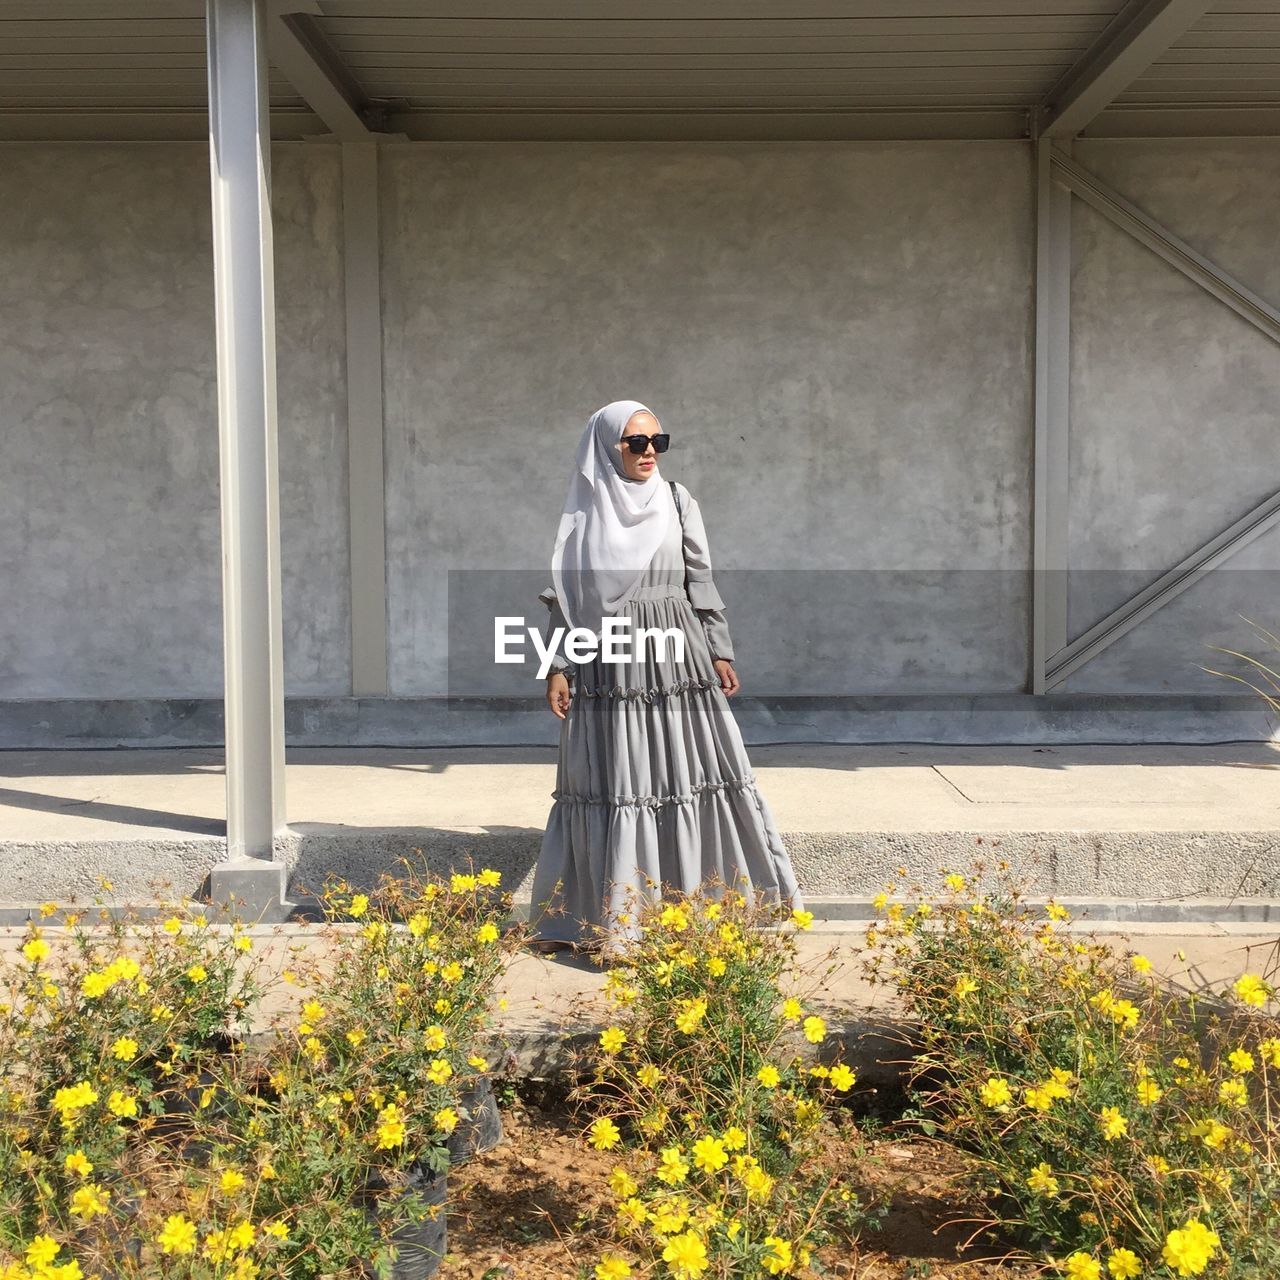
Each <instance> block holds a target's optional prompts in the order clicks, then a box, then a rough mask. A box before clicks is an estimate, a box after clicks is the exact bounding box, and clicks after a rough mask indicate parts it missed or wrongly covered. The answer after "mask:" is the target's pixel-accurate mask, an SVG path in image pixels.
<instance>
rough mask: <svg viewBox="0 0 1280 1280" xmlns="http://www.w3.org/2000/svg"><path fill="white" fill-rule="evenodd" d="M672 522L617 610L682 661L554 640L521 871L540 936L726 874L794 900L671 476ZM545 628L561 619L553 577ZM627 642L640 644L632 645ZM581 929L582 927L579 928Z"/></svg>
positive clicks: (558, 935) (751, 890)
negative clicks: (553, 763)
mask: <svg viewBox="0 0 1280 1280" xmlns="http://www.w3.org/2000/svg"><path fill="white" fill-rule="evenodd" d="M677 487H678V489H679V493H680V505H681V508H682V511H683V529H682V528H681V523H680V522H677V521H675V520H673V521H672V522H671V527H670V529H669V530H668V532H667V537H666V540H665V541H664V542H663V544H662V545H661V546H660V547H659V548H658V550H657V552H656V553H655V555H654V557H653V560H652V561H651V562H650V565H649V568H648V570H647V572H646V573H645V575H644V577H643V578H642V579H641V582H640V585H639V586H638V587H637V588H636V590H635V591H634V592H633V593H632V594H631V596H630V597H629V599H628V600H627V601H626V603H625V605H624V607H623V609H621V610H620V611H619V613H618V615H617V616H618V617H623V616H625V617H629V618H630V619H631V627H632V631H633V633H634V631H635V629H637V628H639V627H651V628H659V629H662V630H666V629H667V628H679V629H680V630H681V631H682V632H683V633H684V636H685V652H684V661H683V662H677V661H675V660H674V656H675V655H674V652H673V646H672V645H671V644H670V642H668V647H667V651H666V653H665V655H664V656H662V657H661V658H660V657H659V655H658V652H657V648H656V645H655V643H654V641H653V640H649V641H648V643H647V644H646V645H645V646H644V648H643V650H640V651H639V652H638V653H636V654H634V655H633V656H632V658H631V659H630V661H628V662H626V663H606V662H604V661H602V660H601V659H600V658H598V657H597V658H596V659H594V660H592V661H591V662H587V663H583V664H580V665H575V664H574V663H572V662H571V661H569V660H568V659H567V658H566V657H565V656H564V646H563V644H561V645H559V646H558V647H557V648H556V651H555V657H554V658H553V660H552V669H553V670H559V671H563V672H564V673H565V674H566V675H568V676H569V677H570V683H571V689H572V692H573V699H572V702H571V704H570V707H569V712H568V714H567V716H566V717H565V719H564V720H563V721H562V722H561V725H560V754H559V762H558V765H557V769H556V787H555V790H554V791H553V792H552V793H551V794H552V797H553V799H554V804H553V805H552V809H551V814H550V817H549V818H548V819H547V829H546V833H545V834H544V836H543V839H542V850H541V853H540V854H539V857H538V865H537V868H536V870H535V872H534V879H533V909H532V916H531V918H532V920H533V922H534V925H535V929H536V932H537V935H538V936H539V937H541V938H545V939H560V940H565V941H578V940H579V939H581V938H584V936H585V938H586V939H590V938H591V937H592V936H594V935H595V930H594V929H593V928H592V926H599V925H602V924H605V925H611V926H612V928H611V930H610V931H611V932H612V933H614V934H615V935H632V934H634V932H635V929H634V924H633V923H632V924H631V925H627V926H621V927H619V926H618V925H617V924H616V917H617V915H618V914H620V913H623V912H626V911H627V910H628V903H629V902H630V903H632V904H633V905H634V901H635V899H634V894H645V895H648V896H652V895H653V894H654V893H655V892H656V888H655V887H656V886H661V887H662V889H663V890H666V891H671V890H675V891H679V892H693V891H694V890H696V889H697V888H698V887H699V886H700V885H704V884H708V883H710V884H712V885H714V884H716V883H721V884H728V885H730V886H732V887H735V888H737V889H738V890H740V891H741V892H743V893H745V894H746V895H747V896H748V897H749V898H752V899H755V898H757V897H760V898H765V899H767V900H773V901H782V902H784V903H786V904H789V905H791V906H795V907H798V906H800V905H801V900H800V894H799V891H798V888H797V885H796V880H795V875H794V872H793V871H792V869H791V860H790V858H789V857H788V856H787V852H786V849H785V848H784V847H783V843H782V838H781V837H780V836H779V834H778V829H777V825H776V824H775V822H774V819H773V815H772V814H771V812H770V810H769V806H768V804H767V803H766V802H765V798H764V796H762V795H761V794H760V791H759V789H758V788H757V785H756V780H755V777H754V775H753V774H752V771H751V762H750V760H749V759H748V758H747V752H746V748H745V746H744V745H743V741H742V733H741V731H740V730H739V728H738V724H737V721H736V720H735V719H734V717H733V712H732V710H731V708H730V706H729V701H728V699H727V698H726V697H725V695H724V692H723V691H722V690H721V688H720V678H719V676H717V674H716V672H715V669H714V668H713V667H712V665H711V663H712V659H713V658H729V659H732V657H733V647H732V644H731V642H730V639H729V628H728V624H727V623H726V622H725V616H724V601H723V600H721V598H720V593H719V592H718V591H717V590H716V586H715V583H714V582H713V581H712V577H711V561H710V557H709V554H708V549H707V537H706V531H705V529H704V528H703V523H702V515H701V513H700V511H699V510H698V504H697V502H696V501H695V500H694V499H693V498H692V497H691V496H690V494H689V491H688V490H687V489H686V488H685V487H684V486H683V485H680V484H679V483H678V482H677ZM538 598H539V599H540V600H542V602H543V603H544V604H545V605H546V606H547V608H548V609H549V610H550V617H549V618H548V620H547V629H546V636H547V640H548V648H550V637H551V635H552V634H553V630H554V628H556V627H564V626H565V625H566V624H565V618H564V614H563V613H562V611H561V609H560V602H559V600H558V599H557V597H556V593H555V590H554V589H553V588H550V587H549V588H547V589H546V590H545V591H543V592H542V593H541V594H540V595H539V597H538ZM632 647H633V649H636V650H639V649H640V647H639V646H638V645H635V644H634V642H633V644H632ZM584 926H585V928H584Z"/></svg>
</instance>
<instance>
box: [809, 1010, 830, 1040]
mask: <svg viewBox="0 0 1280 1280" xmlns="http://www.w3.org/2000/svg"><path fill="white" fill-rule="evenodd" d="M826 1034H827V1024H826V1022H825V1021H823V1019H822V1018H819V1017H818V1016H817V1014H811V1015H810V1016H809V1017H807V1018H806V1019H805V1020H804V1038H805V1039H806V1040H808V1041H809V1043H810V1044H821V1043H822V1041H823V1038H824V1037H825V1036H826Z"/></svg>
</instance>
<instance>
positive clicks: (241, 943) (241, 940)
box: [231, 933, 253, 951]
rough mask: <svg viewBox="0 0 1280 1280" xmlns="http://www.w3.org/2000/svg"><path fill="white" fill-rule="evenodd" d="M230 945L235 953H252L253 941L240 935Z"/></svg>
mask: <svg viewBox="0 0 1280 1280" xmlns="http://www.w3.org/2000/svg"><path fill="white" fill-rule="evenodd" d="M231 945H232V946H234V947H235V949H236V950H237V951H252V950H253V939H252V938H250V937H248V936H247V935H245V934H243V933H242V934H241V935H240V936H239V937H238V938H237V939H236V940H235V942H233V943H232V944H231Z"/></svg>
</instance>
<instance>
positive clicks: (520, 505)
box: [383, 143, 1033, 694]
mask: <svg viewBox="0 0 1280 1280" xmlns="http://www.w3.org/2000/svg"><path fill="white" fill-rule="evenodd" d="M1027 164H1028V161H1027V155H1026V149H1025V148H1024V147H1022V146H1020V145H1017V144H1005V143H990V144H988V143H969V144H945V143H939V144H911V145H908V144H897V143H892V144H891V143H883V144H858V145H848V144H837V145H829V144H785V145H780V144H769V145H728V146H725V145H714V144H712V145H688V146H679V147H665V146H646V145H643V144H640V145H631V146H619V145H612V144H609V145H604V144H602V145H596V144H571V145H563V144H560V145H554V144H553V145H537V146H530V145H519V146H516V145H511V146H506V145H502V146H493V145H487V146H486V145H465V144H459V145H451V146H442V147H438V148H434V149H432V150H430V151H424V150H423V149H421V148H418V147H413V148H394V147H393V148H388V149H387V151H386V153H385V161H384V179H383V192H384V200H385V208H384V228H385V255H386V258H385V262H386V270H385V282H384V291H385V296H386V306H385V330H386V344H387V346H386V358H387V373H386V391H387V474H388V478H389V488H388V495H387V496H388V510H387V515H388V554H389V570H388V579H389V589H390V600H391V606H390V607H391V619H392V640H391V680H392V686H393V688H394V689H395V691H396V692H397V693H404V694H422V693H433V692H443V691H444V688H445V681H446V677H447V675H448V672H447V656H448V655H447V648H448V646H447V645H446V634H447V632H446V626H445V616H446V595H447V593H446V576H445V575H446V571H447V570H448V569H454V570H461V569H469V570H476V571H481V570H493V569H499V568H507V569H511V568H514V567H526V568H529V569H533V570H536V571H537V572H535V573H534V574H533V575H532V577H531V579H530V581H529V582H528V584H527V594H526V595H525V596H524V598H523V599H513V600H512V605H513V609H512V611H513V612H524V611H529V612H530V614H531V617H533V618H536V617H537V614H538V613H540V614H541V615H542V617H543V618H545V610H543V609H542V607H541V606H540V605H539V604H538V603H537V601H536V599H535V596H536V592H537V589H538V587H539V586H541V585H543V582H544V581H549V578H548V576H547V570H546V569H545V565H546V564H547V560H548V557H549V555H550V548H551V543H552V539H553V536H554V533H555V529H556V524H557V522H558V520H559V515H560V508H561V505H562V503H563V500H564V494H565V490H566V487H567V484H568V478H569V472H570V469H571V467H572V465H573V456H574V452H575V450H576V447H577V443H578V438H579V435H580V433H581V430H582V426H583V424H584V422H585V420H586V418H587V417H588V416H589V415H590V414H591V413H592V412H593V411H594V410H595V409H596V408H598V407H599V406H600V405H602V404H604V403H606V402H608V401H610V400H614V399H621V398H634V399H638V400H641V401H643V402H644V403H646V404H648V405H649V406H650V407H651V408H653V409H654V411H655V412H656V413H657V414H658V416H659V418H660V419H661V421H662V423H663V425H664V426H665V427H667V428H668V429H669V430H670V431H671V433H672V436H673V441H674V443H673V446H672V450H671V452H670V454H668V455H667V457H666V458H665V459H664V461H663V464H662V473H663V475H664V476H666V477H668V478H671V479H679V480H682V481H683V482H684V483H685V484H687V485H688V486H689V488H690V489H691V490H692V492H693V493H694V494H695V496H697V497H698V499H699V501H700V503H701V505H702V508H703V513H704V516H705V518H706V521H707V526H708V536H709V539H710V543H711V550H712V555H713V558H714V562H715V564H716V565H717V567H718V569H721V570H723V571H724V572H723V574H722V575H721V578H720V581H721V587H722V591H723V593H724V595H725V598H726V601H727V602H728V605H729V609H730V620H731V623H732V627H733V631H734V634H735V638H736V641H737V645H738V652H739V659H740V662H739V665H740V667H741V668H742V670H743V675H744V679H747V680H750V682H751V685H752V687H753V688H754V690H755V691H756V692H769V693H815V694H822V693H853V692H882V691H891V690H909V691H914V692H937V691H943V690H946V691H954V692H976V691H986V690H1000V691H1010V690H1017V689H1019V688H1021V687H1022V684H1023V681H1024V679H1025V673H1026V658H1025V635H1026V626H1025V623H1024V622H1023V620H1022V619H1023V617H1024V616H1025V612H1026V608H1027V601H1026V590H1027V578H1026V573H1025V569H1026V566H1027V564H1028V563H1029V560H1028V554H1029V553H1028V550H1027V545H1028V530H1029V519H1030V502H1029V495H1030V489H1029V486H1030V477H1031V460H1030V456H1029V451H1028V446H1029V441H1030V438H1031V437H1030V431H1031V392H1030V381H1029V377H1030V359H1031V348H1030V342H1031V335H1032V287H1031V267H1032V245H1033V226H1032V206H1031V190H1030V187H1029V184H1028V169H1027ZM922 571H923V572H922ZM466 585H467V584H466V583H465V581H464V580H459V579H458V578H457V577H456V576H455V587H457V588H463V587H465V586H466ZM491 630H492V624H491V623H490V631H491ZM476 642H477V643H481V642H483V643H485V644H487V645H489V646H490V647H491V641H490V640H489V637H488V636H487V635H481V634H479V628H476ZM491 687H493V688H509V689H517V688H518V689H524V690H527V689H528V688H529V682H528V677H527V676H525V677H524V679H523V681H521V680H520V677H519V676H517V675H515V674H513V673H512V672H510V671H507V672H500V673H495V675H494V677H493V684H492V686H491ZM455 691H457V690H455ZM467 691H472V690H467Z"/></svg>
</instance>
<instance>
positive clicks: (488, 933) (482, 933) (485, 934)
mask: <svg viewBox="0 0 1280 1280" xmlns="http://www.w3.org/2000/svg"><path fill="white" fill-rule="evenodd" d="M500 936H501V935H500V934H499V933H498V926H497V925H496V924H494V923H493V921H492V920H489V921H486V922H485V923H484V924H482V925H481V926H480V927H479V928H478V929H477V930H476V941H477V942H479V943H490V942H497V940H498V938H499V937H500Z"/></svg>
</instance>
